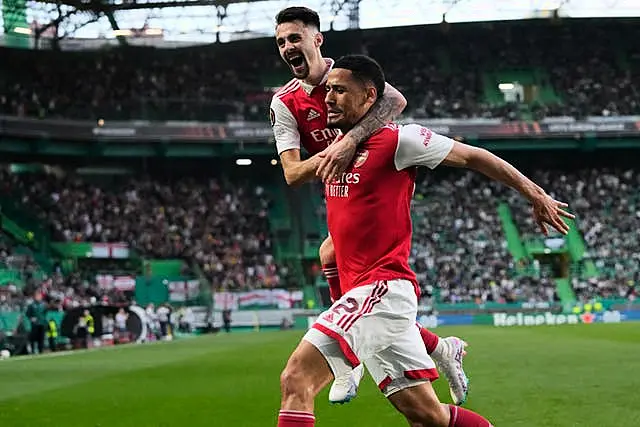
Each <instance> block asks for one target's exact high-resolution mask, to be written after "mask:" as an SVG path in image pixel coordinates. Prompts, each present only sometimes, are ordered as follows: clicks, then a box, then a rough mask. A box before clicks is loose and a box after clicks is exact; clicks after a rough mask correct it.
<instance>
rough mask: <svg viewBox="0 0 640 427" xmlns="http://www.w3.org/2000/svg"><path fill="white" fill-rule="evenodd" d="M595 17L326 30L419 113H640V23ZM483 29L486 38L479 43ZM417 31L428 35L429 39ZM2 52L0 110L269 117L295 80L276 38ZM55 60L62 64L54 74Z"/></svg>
mask: <svg viewBox="0 0 640 427" xmlns="http://www.w3.org/2000/svg"><path fill="white" fill-rule="evenodd" d="M523 25H526V28H527V30H526V31H523ZM586 25H587V26H588V30H585V24H584V23H572V22H566V23H563V25H561V26H560V25H554V24H553V23H548V22H546V21H544V22H537V21H534V22H529V23H526V24H523V23H518V24H511V23H494V24H485V25H461V26H456V27H455V29H452V28H447V27H446V26H445V27H442V28H440V27H433V26H421V27H408V28H402V29H399V28H391V29H376V30H367V31H358V33H357V37H355V36H353V35H352V34H351V33H350V32H337V33H332V34H330V36H329V37H327V43H326V48H325V54H326V55H329V56H333V57H338V56H340V55H341V54H344V53H345V52H347V51H348V52H364V53H367V54H370V55H372V56H374V57H375V58H377V59H378V60H379V61H380V62H381V65H382V66H383V67H384V68H385V70H386V73H387V78H388V80H389V81H390V82H392V83H393V84H394V85H396V86H397V87H398V88H399V89H401V90H402V91H403V92H404V93H405V94H406V96H407V98H408V100H409V109H410V111H409V112H408V114H409V115H413V116H414V117H429V118H450V117H454V118H499V119H504V120H515V119H528V118H536V119H538V120H541V119H544V118H545V117H555V116H568V117H574V118H576V117H577V118H581V117H585V116H590V115H593V116H617V115H633V114H640V105H639V104H638V100H637V99H638V96H637V95H638V84H639V83H640V81H639V78H638V73H637V72H634V71H633V70H634V69H635V67H636V66H637V65H638V64H637V61H633V60H631V61H629V60H627V59H626V58H634V57H635V56H634V53H635V50H634V49H636V47H635V46H634V43H632V42H630V41H632V40H637V39H638V37H639V36H640V34H638V31H639V30H638V26H637V25H634V24H633V22H625V21H622V22H621V21H599V22H589V23H588V24H586ZM614 35H615V36H614ZM477 39H481V40H483V43H482V46H478V45H477V44H476V43H471V41H473V40H477ZM415 40H428V43H429V49H424V48H423V45H422V44H420V43H415ZM264 52H269V58H268V59H267V60H263V57H264ZM2 55H3V57H5V58H6V59H7V60H6V61H2V65H0V73H1V74H2V75H3V76H4V80H5V81H6V87H7V90H6V91H5V92H3V93H2V95H1V96H0V112H1V113H3V114H17V115H26V116H35V117H57V118H60V117H64V118H90V119H100V118H102V119H106V120H109V119H112V120H114V119H129V118H147V119H161V120H162V119H164V120H196V119H198V120H209V121H211V120H227V119H239V118H244V119H248V120H264V118H265V117H267V115H266V106H267V105H268V100H269V97H270V93H271V89H272V88H273V87H278V86H280V85H282V84H284V83H285V82H286V81H288V80H289V79H290V76H289V74H288V70H287V69H285V66H284V64H283V63H282V61H279V60H278V58H277V57H276V56H275V48H274V43H273V40H272V39H270V38H266V39H257V40H248V41H241V42H236V43H231V44H224V45H213V46H205V47H194V48H189V49H177V50H174V49H172V50H160V49H152V48H129V49H113V50H108V51H104V52H93V53H86V52H82V53H78V52H62V53H60V52H48V51H45V52H43V51H40V52H33V51H28V50H13V49H6V48H4V49H2ZM53 61H55V63H56V69H57V71H58V72H56V73H51V72H50V64H51V63H53ZM32 64H35V66H32ZM175 64H181V65H180V66H178V67H176V66H175ZM408 66H409V68H408ZM505 79H506V81H512V80H517V81H520V82H522V83H529V84H531V85H532V87H533V88H534V89H533V90H534V91H535V92H536V93H535V94H532V95H530V96H532V97H533V98H535V102H532V103H523V102H518V100H515V101H513V102H505V99H504V97H503V96H502V94H501V93H500V92H499V91H498V90H497V86H498V83H500V82H501V81H503V80H505ZM70 90H72V91H73V96H70V92H69V91H70ZM520 101H524V100H523V99H520Z"/></svg>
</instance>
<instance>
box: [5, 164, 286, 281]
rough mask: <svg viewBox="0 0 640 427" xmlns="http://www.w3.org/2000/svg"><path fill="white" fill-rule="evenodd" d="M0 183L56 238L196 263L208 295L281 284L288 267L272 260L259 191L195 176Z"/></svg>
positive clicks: (25, 177) (49, 177)
mask: <svg viewBox="0 0 640 427" xmlns="http://www.w3.org/2000/svg"><path fill="white" fill-rule="evenodd" d="M2 179H3V186H4V190H5V191H8V192H9V193H10V194H19V195H20V198H21V202H22V204H23V205H26V206H30V208H31V209H32V210H33V212H35V213H36V214H37V215H38V217H39V219H40V220H41V221H43V222H44V223H48V224H49V225H50V228H51V232H52V236H53V238H54V239H55V240H60V241H76V242H129V244H130V245H131V247H132V249H134V250H136V251H138V252H139V253H140V254H141V255H143V256H146V257H149V258H181V259H184V260H185V261H187V262H191V261H195V262H197V263H198V264H199V266H200V268H201V269H202V271H203V272H204V274H205V276H206V277H207V278H208V279H209V280H210V281H211V283H212V286H213V287H214V288H215V289H221V288H224V289H231V290H245V289H255V288H260V287H275V286H278V285H279V284H280V283H281V278H282V280H286V276H287V274H288V269H287V268H286V267H284V266H282V267H278V266H277V265H276V263H275V261H274V258H273V255H272V254H271V240H270V237H269V229H268V222H267V208H268V204H269V199H268V196H267V194H266V193H265V191H264V188H263V187H261V186H252V185H249V184H244V185H243V184H239V183H231V182H229V181H228V180H217V179H202V180H199V179H195V178H185V179H179V180H177V181H172V182H163V181H161V180H154V179H150V178H143V179H131V180H127V181H126V182H122V183H120V184H114V185H99V184H94V183H90V182H87V181H86V180H83V179H82V178H80V177H79V176H75V175H73V174H59V175H56V174H52V173H49V174H8V173H6V172H5V173H4V175H3V177H2ZM283 276H284V277H283ZM283 283H284V282H283Z"/></svg>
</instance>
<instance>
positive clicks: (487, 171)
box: [394, 124, 574, 235]
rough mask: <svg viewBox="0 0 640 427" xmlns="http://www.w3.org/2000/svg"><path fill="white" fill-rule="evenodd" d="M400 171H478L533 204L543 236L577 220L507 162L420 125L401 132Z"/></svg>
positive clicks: (535, 216) (562, 228)
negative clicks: (440, 168)
mask: <svg viewBox="0 0 640 427" xmlns="http://www.w3.org/2000/svg"><path fill="white" fill-rule="evenodd" d="M394 161H395V165H396V168H397V169H398V170H400V169H404V168H406V167H409V166H427V167H429V168H431V169H433V168H435V167H436V166H438V165H440V164H443V165H446V166H453V167H458V168H467V169H473V170H476V171H478V172H480V173H482V174H484V175H486V176H488V177H489V178H492V179H494V180H496V181H500V182H502V183H503V184H505V185H508V186H509V187H511V188H513V189H514V190H517V191H518V192H519V193H520V194H522V196H524V197H525V198H526V199H527V200H529V202H531V203H532V204H533V216H534V218H535V220H536V223H537V224H538V225H539V227H540V229H541V230H542V232H543V233H544V234H545V235H547V234H548V229H547V226H546V225H547V224H548V225H550V226H552V227H553V228H555V229H556V230H558V231H559V232H560V233H562V234H567V232H568V231H569V226H568V225H567V224H566V223H565V222H564V221H563V220H562V217H565V218H574V215H572V214H570V213H568V212H566V211H565V210H564V208H566V207H567V206H568V205H567V204H566V203H563V202H559V201H557V200H555V199H553V198H552V197H551V196H549V195H548V194H547V193H546V192H545V191H544V190H543V189H542V188H541V187H540V186H538V185H537V184H536V183H535V182H533V181H531V180H530V179H529V178H527V177H526V176H524V174H522V173H521V172H520V171H519V170H518V169H516V168H515V167H513V166H512V165H511V164H509V163H508V162H507V161H505V160H503V159H501V158H500V157H498V156H496V155H495V154H492V153H490V152H489V151H487V150H485V149H483V148H478V147H473V146H470V145H466V144H463V143H461V142H457V141H454V140H453V139H450V138H447V137H446V136H442V135H438V134H436V133H434V132H432V131H431V130H429V129H427V128H425V127H422V126H419V125H415V124H412V125H407V126H403V127H402V128H401V129H400V132H399V136H398V149H397V150H396V155H395V159H394Z"/></svg>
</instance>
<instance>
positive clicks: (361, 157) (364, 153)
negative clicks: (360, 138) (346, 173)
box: [353, 150, 369, 168]
mask: <svg viewBox="0 0 640 427" xmlns="http://www.w3.org/2000/svg"><path fill="white" fill-rule="evenodd" d="M367 158H369V150H359V151H358V152H357V153H356V159H355V160H354V161H353V167H354V168H359V167H360V166H362V165H364V162H366V161H367Z"/></svg>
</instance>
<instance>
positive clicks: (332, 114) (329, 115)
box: [327, 110, 341, 118]
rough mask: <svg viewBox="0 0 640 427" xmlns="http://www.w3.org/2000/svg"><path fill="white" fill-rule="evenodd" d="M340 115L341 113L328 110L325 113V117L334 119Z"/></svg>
mask: <svg viewBox="0 0 640 427" xmlns="http://www.w3.org/2000/svg"><path fill="white" fill-rule="evenodd" d="M340 114H341V111H338V110H328V111H327V117H328V118H335V117H337V116H339V115H340Z"/></svg>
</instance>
